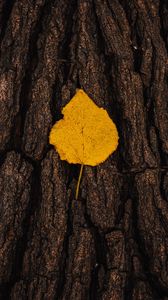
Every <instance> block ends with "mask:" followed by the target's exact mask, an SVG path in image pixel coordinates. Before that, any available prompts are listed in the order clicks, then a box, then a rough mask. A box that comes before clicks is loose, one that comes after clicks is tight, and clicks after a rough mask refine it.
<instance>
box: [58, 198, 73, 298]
mask: <svg viewBox="0 0 168 300" xmlns="http://www.w3.org/2000/svg"><path fill="white" fill-rule="evenodd" d="M73 200H74V197H73V194H72V192H71V194H70V197H69V205H68V218H67V231H66V236H65V239H64V244H63V255H62V257H61V258H60V262H59V265H60V266H61V268H60V276H59V281H58V285H57V290H56V292H55V299H62V296H63V292H64V286H65V283H66V264H67V260H68V258H69V239H70V236H71V235H72V233H73V213H72V201H73ZM75 201H76V200H75Z"/></svg>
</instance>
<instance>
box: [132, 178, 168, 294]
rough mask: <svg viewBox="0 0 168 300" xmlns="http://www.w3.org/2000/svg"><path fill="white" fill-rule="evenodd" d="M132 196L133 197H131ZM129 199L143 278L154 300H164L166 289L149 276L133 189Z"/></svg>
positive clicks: (148, 260) (135, 194)
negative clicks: (146, 280)
mask: <svg viewBox="0 0 168 300" xmlns="http://www.w3.org/2000/svg"><path fill="white" fill-rule="evenodd" d="M133 182H134V179H133V178H132V186H133ZM133 196H134V197H133ZM130 197H131V198H132V207H133V214H132V224H133V229H134V231H133V237H134V240H135V242H136V243H137V245H138V249H139V253H140V258H141V264H142V266H143V270H144V273H145V276H147V278H148V282H149V284H150V286H151V288H152V292H153V296H154V299H164V297H165V296H168V288H165V287H163V286H161V285H160V283H159V282H158V278H157V276H156V275H154V274H151V272H150V268H149V265H150V261H151V258H150V257H149V255H148V254H147V253H146V250H145V245H144V241H143V237H142V236H141V234H140V232H139V228H138V213H137V207H138V200H137V198H138V194H137V191H136V190H135V187H134V189H133V191H130Z"/></svg>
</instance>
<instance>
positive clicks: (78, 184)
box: [75, 164, 84, 200]
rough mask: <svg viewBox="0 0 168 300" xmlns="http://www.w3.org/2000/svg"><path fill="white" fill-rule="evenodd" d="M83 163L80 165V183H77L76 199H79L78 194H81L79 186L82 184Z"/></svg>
mask: <svg viewBox="0 0 168 300" xmlns="http://www.w3.org/2000/svg"><path fill="white" fill-rule="evenodd" d="M83 166H84V165H83V164H82V165H81V167H80V173H79V177H78V183H77V187H76V194H75V199H76V200H77V199H78V194H79V186H80V182H81V177H82V172H83Z"/></svg>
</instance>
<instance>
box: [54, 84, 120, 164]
mask: <svg viewBox="0 0 168 300" xmlns="http://www.w3.org/2000/svg"><path fill="white" fill-rule="evenodd" d="M62 114H63V115H64V118H63V119H62V120H60V121H58V122H56V123H55V125H54V126H53V127H52V129H51V132H50V136H49V142H50V144H52V145H54V147H55V149H56V150H57V151H58V153H59V155H60V158H61V160H66V161H68V162H69V163H73V164H81V165H90V166H96V165H98V164H99V163H101V162H103V161H105V160H106V159H107V157H108V156H109V155H110V154H111V153H113V152H114V151H115V150H116V148H117V146H118V139H119V137H118V132H117V128H116V125H115V124H114V123H113V121H112V120H111V119H110V117H109V115H108V113H107V111H106V110H105V109H103V108H100V107H98V106H97V105H96V104H95V103H94V102H93V101H92V100H91V99H90V98H89V97H88V95H87V94H86V93H85V92H84V91H83V90H82V89H78V90H77V91H76V94H75V95H74V97H73V98H72V99H71V100H70V102H69V103H68V104H67V105H66V106H65V107H64V108H63V110H62Z"/></svg>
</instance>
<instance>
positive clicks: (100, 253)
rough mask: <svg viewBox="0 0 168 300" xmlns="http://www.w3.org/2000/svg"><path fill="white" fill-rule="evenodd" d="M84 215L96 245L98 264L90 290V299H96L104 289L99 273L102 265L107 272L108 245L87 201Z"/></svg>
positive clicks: (93, 272) (92, 275) (94, 270)
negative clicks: (99, 280)
mask: <svg viewBox="0 0 168 300" xmlns="http://www.w3.org/2000/svg"><path fill="white" fill-rule="evenodd" d="M84 216H85V220H86V224H87V228H89V229H90V231H91V233H92V236H93V240H94V245H95V252H96V264H95V268H94V269H93V270H92V274H91V284H90V292H89V295H90V298H89V299H91V300H94V299H99V294H100V292H101V293H102V291H100V287H99V282H98V274H99V270H100V267H101V266H102V267H103V269H104V272H105V274H106V273H107V245H106V241H105V238H104V233H103V232H100V230H99V228H98V227H96V226H95V225H94V224H93V222H92V221H91V218H90V216H89V215H88V213H87V208H86V202H85V214H84ZM104 280H105V279H104Z"/></svg>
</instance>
